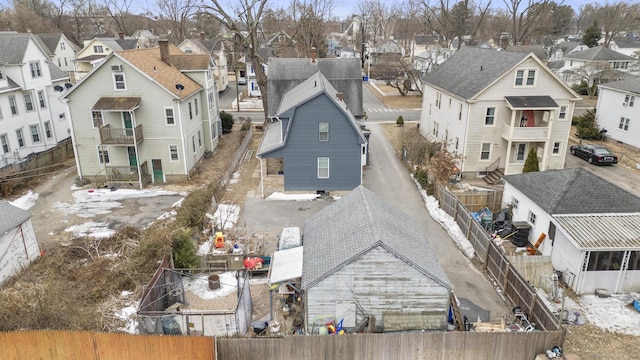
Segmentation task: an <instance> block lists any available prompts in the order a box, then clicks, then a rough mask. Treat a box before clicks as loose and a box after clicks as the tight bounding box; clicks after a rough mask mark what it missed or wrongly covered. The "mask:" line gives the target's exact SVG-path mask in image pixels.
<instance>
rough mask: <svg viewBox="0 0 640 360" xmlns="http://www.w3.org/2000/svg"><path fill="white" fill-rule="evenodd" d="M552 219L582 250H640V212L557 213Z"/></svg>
mask: <svg viewBox="0 0 640 360" xmlns="http://www.w3.org/2000/svg"><path fill="white" fill-rule="evenodd" d="M553 222H554V223H555V224H556V225H557V226H558V227H559V228H560V229H562V230H563V231H564V232H565V233H566V234H568V235H569V237H570V238H571V240H572V242H573V243H574V244H575V245H576V246H577V247H578V248H579V249H581V250H591V251H596V250H600V251H602V250H609V251H611V250H638V249H640V232H638V229H640V213H637V214H626V215H616V214H604V215H573V216H564V215H560V216H554V217H553Z"/></svg>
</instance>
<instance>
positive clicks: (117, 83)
mask: <svg viewBox="0 0 640 360" xmlns="http://www.w3.org/2000/svg"><path fill="white" fill-rule="evenodd" d="M111 76H112V79H113V90H114V91H127V79H126V77H125V76H124V73H123V72H117V73H111ZM118 77H122V79H121V80H118ZM118 86H122V88H119V87H118Z"/></svg>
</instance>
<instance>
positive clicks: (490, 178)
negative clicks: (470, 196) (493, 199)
mask: <svg viewBox="0 0 640 360" xmlns="http://www.w3.org/2000/svg"><path fill="white" fill-rule="evenodd" d="M502 170H503V169H495V170H493V171H490V172H488V173H487V175H485V176H484V177H483V178H482V179H483V180H484V181H485V182H486V183H487V184H489V185H495V184H497V183H499V182H500V181H502V176H504V172H502Z"/></svg>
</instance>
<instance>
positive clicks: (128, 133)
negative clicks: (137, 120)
mask: <svg viewBox="0 0 640 360" xmlns="http://www.w3.org/2000/svg"><path fill="white" fill-rule="evenodd" d="M100 140H101V142H102V144H108V145H133V144H138V143H140V142H142V140H144V136H143V135H142V125H138V126H136V127H135V128H133V129H121V128H112V127H111V126H109V125H106V126H104V127H102V128H100Z"/></svg>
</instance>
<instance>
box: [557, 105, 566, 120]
mask: <svg viewBox="0 0 640 360" xmlns="http://www.w3.org/2000/svg"><path fill="white" fill-rule="evenodd" d="M566 118H567V106H566V105H565V106H560V112H559V113H558V120H565V119H566Z"/></svg>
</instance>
